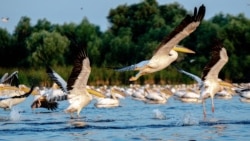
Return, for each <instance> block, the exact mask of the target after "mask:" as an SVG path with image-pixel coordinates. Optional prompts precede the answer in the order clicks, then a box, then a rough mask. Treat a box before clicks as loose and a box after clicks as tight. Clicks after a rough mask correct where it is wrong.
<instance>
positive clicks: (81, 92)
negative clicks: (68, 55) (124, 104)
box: [47, 48, 104, 118]
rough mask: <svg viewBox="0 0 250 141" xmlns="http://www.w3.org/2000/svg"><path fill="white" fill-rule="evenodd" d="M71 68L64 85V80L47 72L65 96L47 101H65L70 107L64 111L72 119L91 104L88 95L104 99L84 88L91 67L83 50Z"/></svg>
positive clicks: (100, 95)
mask: <svg viewBox="0 0 250 141" xmlns="http://www.w3.org/2000/svg"><path fill="white" fill-rule="evenodd" d="M73 66H74V67H73V69H72V71H71V74H70V76H69V78H68V81H67V83H64V80H63V79H62V78H61V77H60V76H59V75H58V74H57V73H55V72H54V71H50V72H47V73H49V76H51V78H52V80H53V81H54V82H55V83H57V84H58V85H59V86H60V88H62V90H63V91H65V95H63V96H54V97H50V99H49V101H51V102H52V101H60V100H66V99H67V100H68V102H69V104H70V105H69V106H68V108H67V109H65V112H66V113H70V115H71V118H73V114H74V113H75V112H76V113H77V117H80V112H81V110H82V108H84V107H85V106H87V105H88V104H89V103H90V102H91V100H92V96H91V95H90V94H89V93H91V94H93V95H96V96H98V97H104V96H103V95H102V94H101V93H98V92H96V91H92V90H91V89H87V88H86V87H87V82H88V78H89V75H90V72H91V67H90V61H89V58H88V56H87V54H86V52H85V51H84V48H81V49H80V50H79V52H78V55H77V56H76V59H75V60H74V65H73ZM62 97H63V99H62Z"/></svg>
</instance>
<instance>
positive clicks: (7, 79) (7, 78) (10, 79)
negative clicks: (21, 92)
mask: <svg viewBox="0 0 250 141" xmlns="http://www.w3.org/2000/svg"><path fill="white" fill-rule="evenodd" d="M0 83H2V84H9V85H11V86H16V87H18V85H19V79H18V71H14V72H13V73H12V74H10V75H8V73H5V74H4V75H3V76H2V78H1V80H0Z"/></svg>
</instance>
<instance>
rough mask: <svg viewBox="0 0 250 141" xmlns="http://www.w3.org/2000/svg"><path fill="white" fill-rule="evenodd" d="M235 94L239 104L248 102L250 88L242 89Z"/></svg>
mask: <svg viewBox="0 0 250 141" xmlns="http://www.w3.org/2000/svg"><path fill="white" fill-rule="evenodd" d="M237 93H238V94H239V96H240V97H241V98H240V101H241V102H250V88H244V89H241V90H238V91H237Z"/></svg>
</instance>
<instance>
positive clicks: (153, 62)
mask: <svg viewBox="0 0 250 141" xmlns="http://www.w3.org/2000/svg"><path fill="white" fill-rule="evenodd" d="M205 11H206V8H205V6H204V5H201V6H200V8H199V10H198V12H197V8H196V7H195V8H194V14H193V16H190V15H187V16H186V17H185V18H184V19H183V20H182V22H181V23H180V25H179V26H177V27H176V28H175V29H174V30H173V31H172V32H171V33H170V34H169V35H168V36H167V37H165V39H163V41H162V42H161V44H160V45H159V46H158V47H157V48H156V50H155V52H154V55H153V56H152V58H151V59H150V60H144V61H141V62H140V63H137V64H135V65H131V66H128V67H124V68H121V69H116V71H129V70H136V71H139V72H138V73H137V74H136V75H135V76H132V77H131V78H130V79H129V81H136V80H137V79H138V78H139V77H140V76H142V75H146V74H150V73H153V72H157V71H160V70H162V69H164V68H166V67H167V66H169V65H170V64H171V63H172V62H174V61H175V60H176V59H177V58H178V53H177V52H176V51H179V52H185V53H195V52H194V51H192V50H190V49H187V48H185V47H180V46H179V45H178V43H179V42H180V41H181V40H183V39H184V38H185V37H187V36H189V35H190V34H191V33H192V32H194V31H195V30H196V28H197V27H198V26H199V25H200V23H201V21H202V19H203V17H204V16H205Z"/></svg>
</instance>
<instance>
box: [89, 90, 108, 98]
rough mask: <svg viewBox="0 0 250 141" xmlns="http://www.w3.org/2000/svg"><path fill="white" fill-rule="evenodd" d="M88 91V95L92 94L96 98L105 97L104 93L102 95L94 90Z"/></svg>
mask: <svg viewBox="0 0 250 141" xmlns="http://www.w3.org/2000/svg"><path fill="white" fill-rule="evenodd" d="M87 91H88V93H89V94H91V95H94V96H97V97H102V98H104V97H105V96H104V95H103V94H102V93H100V92H98V91H95V90H93V89H87Z"/></svg>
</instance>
